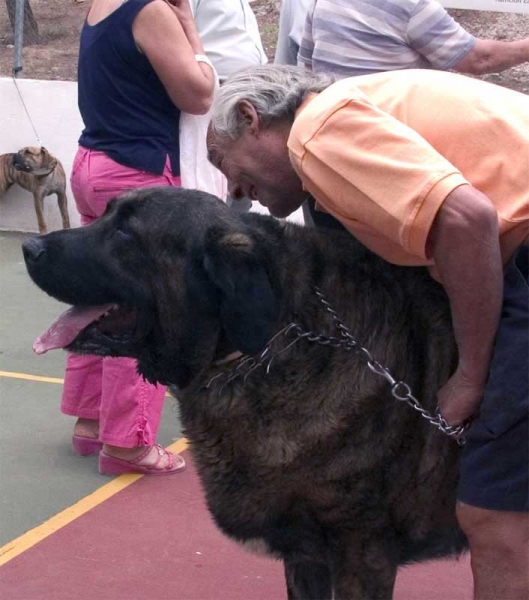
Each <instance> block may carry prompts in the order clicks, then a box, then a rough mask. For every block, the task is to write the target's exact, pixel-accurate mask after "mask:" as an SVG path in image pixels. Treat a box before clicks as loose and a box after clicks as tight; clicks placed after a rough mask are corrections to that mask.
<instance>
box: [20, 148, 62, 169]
mask: <svg viewBox="0 0 529 600" xmlns="http://www.w3.org/2000/svg"><path fill="white" fill-rule="evenodd" d="M56 165H57V159H56V158H55V157H54V156H53V155H52V154H50V152H48V150H46V148H44V147H37V146H26V147H25V148H21V149H20V150H19V151H18V152H17V153H16V154H13V167H14V168H15V169H16V170H17V171H23V172H24V173H30V174H31V175H35V176H39V175H40V176H41V175H49V174H50V173H51V172H52V171H53V169H55V166H56Z"/></svg>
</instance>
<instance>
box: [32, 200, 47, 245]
mask: <svg viewBox="0 0 529 600" xmlns="http://www.w3.org/2000/svg"><path fill="white" fill-rule="evenodd" d="M33 204H34V205H35V212H36V213H37V223H38V226H39V233H40V234H41V235H42V234H44V233H48V228H47V227H46V221H45V220H44V195H43V194H42V192H41V191H36V192H35V193H34V194H33Z"/></svg>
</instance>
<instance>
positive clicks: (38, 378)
mask: <svg viewBox="0 0 529 600" xmlns="http://www.w3.org/2000/svg"><path fill="white" fill-rule="evenodd" d="M0 377H8V378H11V379H25V380H26V381H42V382H44V383H64V379H60V378H59V377H41V376H40V375H29V374H27V373H13V372H12V371H0ZM165 397H166V398H172V397H173V396H171V394H169V393H167V394H165Z"/></svg>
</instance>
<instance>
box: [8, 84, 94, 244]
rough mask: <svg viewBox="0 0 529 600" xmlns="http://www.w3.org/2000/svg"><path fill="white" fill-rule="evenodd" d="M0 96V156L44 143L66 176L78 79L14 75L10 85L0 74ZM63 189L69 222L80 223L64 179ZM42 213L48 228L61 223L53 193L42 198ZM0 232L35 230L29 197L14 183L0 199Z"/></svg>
mask: <svg viewBox="0 0 529 600" xmlns="http://www.w3.org/2000/svg"><path fill="white" fill-rule="evenodd" d="M17 86H18V89H19V90H20V94H21V96H22V100H23V102H24V104H25V105H26V108H27V110H28V113H29V115H30V117H31V121H32V122H33V125H34V127H35V129H36V131H37V135H38V137H39V138H40V142H39V141H38V140H37V137H36V135H35V132H34V131H33V127H32V125H31V121H30V119H29V118H28V116H27V114H26V111H25V110H24V104H23V103H22V100H21V98H20V95H19V93H18V92H17ZM0 99H1V101H0V105H1V107H2V110H1V115H0V131H1V132H2V134H1V135H0V154H4V153H7V152H16V151H17V150H19V149H20V148H23V147H24V146H39V145H42V146H45V147H46V148H47V149H48V150H49V151H50V152H51V153H52V154H54V155H55V156H57V158H58V159H59V160H60V161H61V162H62V164H63V166H64V170H65V171H66V178H67V180H68V179H69V175H70V171H71V168H72V161H73V158H74V156H75V153H76V151H77V140H78V138H79V135H80V133H81V129H82V121H81V117H80V115H79V111H78V109H77V83H75V82H72V81H36V80H32V79H17V82H16V86H15V83H14V82H13V79H11V78H8V77H1V78H0ZM66 193H67V195H68V209H69V212H70V220H71V224H72V226H76V225H79V214H78V213H77V211H76V209H75V203H74V201H73V198H72V193H71V190H70V184H69V182H68V183H67V188H66ZM44 216H45V218H46V221H47V224H48V229H49V230H50V231H51V230H53V229H60V228H61V227H62V225H61V219H60V214H59V209H58V207H57V201H56V196H55V194H54V195H52V196H48V197H47V198H46V199H45V200H44ZM0 230H4V231H5V230H15V231H35V232H38V227H37V218H36V216H35V210H34V208H33V196H32V195H31V194H30V193H29V192H27V191H26V190H23V189H21V188H20V187H19V186H13V187H12V188H11V189H10V190H9V191H8V192H7V194H6V195H5V196H4V197H3V198H0Z"/></svg>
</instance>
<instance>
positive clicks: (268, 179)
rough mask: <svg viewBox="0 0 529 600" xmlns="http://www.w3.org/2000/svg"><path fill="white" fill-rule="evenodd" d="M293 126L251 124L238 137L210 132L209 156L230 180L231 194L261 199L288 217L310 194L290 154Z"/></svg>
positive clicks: (276, 214)
mask: <svg viewBox="0 0 529 600" xmlns="http://www.w3.org/2000/svg"><path fill="white" fill-rule="evenodd" d="M289 131H290V127H277V126H276V127H274V128H268V129H266V130H261V129H255V128H252V127H247V128H245V129H244V131H243V133H242V135H241V136H240V137H239V138H238V139H236V140H231V139H229V138H219V137H217V136H216V135H214V134H213V133H212V132H211V131H209V132H208V140H207V145H208V156H209V160H210V161H211V163H212V164H213V165H214V166H215V167H217V168H218V169H219V170H220V171H221V172H222V173H223V174H224V175H225V176H226V178H227V180H228V189H229V191H230V194H231V196H232V197H233V198H234V199H235V200H237V199H240V198H243V197H247V198H250V199H251V200H257V201H258V202H259V203H260V204H262V205H263V206H265V207H266V208H267V209H268V210H269V211H270V212H271V213H272V215H274V216H275V217H287V216H288V215H290V214H292V213H293V212H294V211H295V210H296V209H298V208H299V207H300V206H301V204H302V203H303V201H304V200H305V199H306V197H307V193H306V192H304V191H303V187H302V184H301V180H300V178H299V177H298V176H297V174H296V172H295V171H294V169H293V167H292V165H291V163H290V159H289V156H288V149H287V139H288V133H289Z"/></svg>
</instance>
